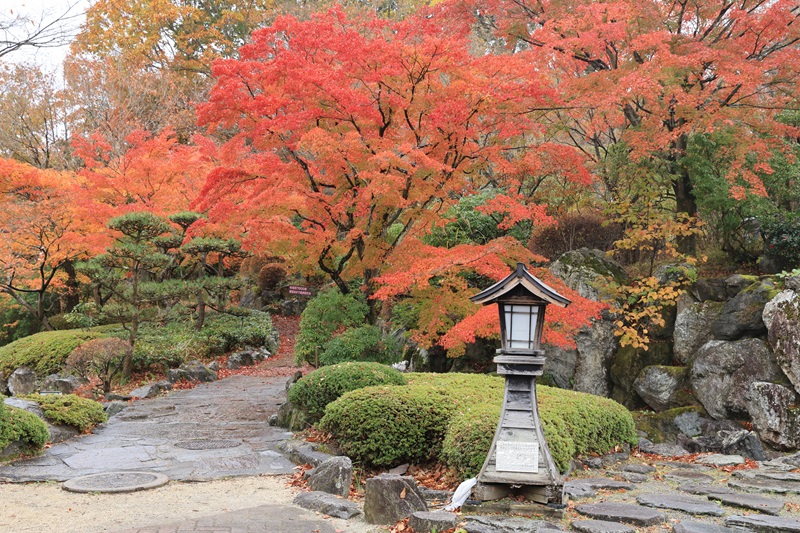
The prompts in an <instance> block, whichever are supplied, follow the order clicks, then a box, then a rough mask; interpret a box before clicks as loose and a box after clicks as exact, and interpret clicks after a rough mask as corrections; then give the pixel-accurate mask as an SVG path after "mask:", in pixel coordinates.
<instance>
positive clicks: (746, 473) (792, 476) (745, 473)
mask: <svg viewBox="0 0 800 533" xmlns="http://www.w3.org/2000/svg"><path fill="white" fill-rule="evenodd" d="M733 477H738V478H742V479H775V480H778V481H796V482H798V483H800V474H797V473H794V472H774V471H770V470H760V469H755V470H736V471H735V472H734V473H733Z"/></svg>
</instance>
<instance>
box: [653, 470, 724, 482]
mask: <svg viewBox="0 0 800 533" xmlns="http://www.w3.org/2000/svg"><path fill="white" fill-rule="evenodd" d="M664 477H665V478H667V479H671V480H673V481H688V480H692V481H709V482H710V481H714V478H713V477H711V476H709V475H708V474H703V473H702V472H694V471H692V470H672V471H670V472H667V473H666V474H664Z"/></svg>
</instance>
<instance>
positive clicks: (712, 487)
mask: <svg viewBox="0 0 800 533" xmlns="http://www.w3.org/2000/svg"><path fill="white" fill-rule="evenodd" d="M678 490H680V491H683V492H688V493H689V494H702V495H703V496H707V495H709V494H738V493H737V492H736V491H734V490H731V489H729V488H728V487H725V486H723V485H716V484H713V483H684V484H683V485H680V486H679V487H678Z"/></svg>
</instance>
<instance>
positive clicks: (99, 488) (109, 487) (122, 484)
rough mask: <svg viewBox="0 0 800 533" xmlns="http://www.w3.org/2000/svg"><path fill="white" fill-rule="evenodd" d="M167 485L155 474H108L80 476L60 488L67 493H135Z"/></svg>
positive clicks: (165, 477) (163, 479) (164, 478)
mask: <svg viewBox="0 0 800 533" xmlns="http://www.w3.org/2000/svg"><path fill="white" fill-rule="evenodd" d="M167 483H169V478H168V477H167V476H165V475H164V474H159V473H156V472H108V473H104V474H93V475H90V476H81V477H76V478H72V479H70V480H69V481H66V482H65V483H64V484H63V485H62V486H61V488H63V489H64V490H66V491H69V492H83V493H89V492H110V493H121V492H137V491H140V490H147V489H154V488H156V487H161V486H162V485H166V484H167Z"/></svg>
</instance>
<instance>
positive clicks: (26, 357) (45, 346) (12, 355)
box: [0, 329, 103, 376]
mask: <svg viewBox="0 0 800 533" xmlns="http://www.w3.org/2000/svg"><path fill="white" fill-rule="evenodd" d="M101 336H103V335H102V334H101V333H98V332H95V331H83V330H80V329H70V330H66V331H44V332H42V333H37V334H35V335H31V336H30V337H25V338H24V339H20V340H18V341H14V342H12V343H11V344H7V345H6V346H3V347H0V371H2V372H3V373H4V374H5V375H6V376H7V375H9V374H10V373H11V372H13V371H14V370H16V369H17V368H19V367H21V366H27V367H29V368H31V369H33V370H34V371H35V372H36V373H37V374H38V375H39V376H46V375H48V374H53V373H55V372H58V371H59V370H60V369H61V366H62V365H63V364H64V362H65V361H66V360H67V357H68V356H69V354H70V353H72V350H74V349H75V348H77V347H78V346H79V345H80V344H82V343H84V342H86V341H88V340H91V339H96V338H98V337H101Z"/></svg>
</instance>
